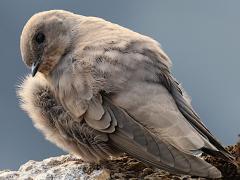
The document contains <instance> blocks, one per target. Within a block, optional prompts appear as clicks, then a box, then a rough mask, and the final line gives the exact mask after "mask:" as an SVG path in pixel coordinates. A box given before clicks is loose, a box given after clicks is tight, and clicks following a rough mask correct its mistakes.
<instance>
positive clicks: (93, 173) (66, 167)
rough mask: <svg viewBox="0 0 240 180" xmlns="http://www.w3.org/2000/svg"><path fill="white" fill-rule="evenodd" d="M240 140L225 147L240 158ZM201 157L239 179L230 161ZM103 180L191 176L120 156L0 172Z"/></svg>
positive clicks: (49, 179) (19, 179)
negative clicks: (177, 173) (173, 172)
mask: <svg viewBox="0 0 240 180" xmlns="http://www.w3.org/2000/svg"><path fill="white" fill-rule="evenodd" d="M239 148H240V143H238V144H237V145H234V146H229V147H227V149H228V151H229V152H231V153H232V154H233V155H234V156H235V157H240V151H239ZM203 158H204V159H205V160H206V161H208V162H209V163H211V164H213V165H215V166H216V167H218V168H219V169H220V170H221V171H222V173H223V175H224V176H225V178H224V179H231V180H232V179H240V174H239V172H238V170H237V169H236V168H235V167H233V166H232V165H231V164H229V163H227V162H225V161H223V160H220V159H216V158H213V157H210V156H207V155H203ZM88 179H90V180H92V179H96V180H105V179H131V180H137V179H145V180H158V179H163V180H171V179H174V180H190V179H195V180H196V179H199V178H191V177H190V176H180V175H172V174H170V173H168V172H165V171H162V170H159V169H154V168H150V167H147V166H146V165H144V164H142V163H141V162H139V161H137V160H135V159H133V158H131V157H128V156H126V155H123V156H121V157H118V158H113V159H111V160H108V161H102V162H100V163H99V164H96V163H86V162H83V161H82V160H81V159H77V158H76V157H74V156H72V155H62V156H59V157H51V158H48V159H45V160H43V161H39V162H38V161H32V160H30V161H28V162H27V163H26V164H23V165H22V166H21V167H20V168H19V170H18V171H10V170H3V171H0V180H88Z"/></svg>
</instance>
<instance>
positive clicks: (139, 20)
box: [0, 0, 240, 169]
mask: <svg viewBox="0 0 240 180" xmlns="http://www.w3.org/2000/svg"><path fill="white" fill-rule="evenodd" d="M239 7H240V1H237V0H235V1H234V0H231V1H225V0H212V1H209V0H202V1H193V0H181V1H173V0H168V1H166V0H165V1H164V0H158V1H156V0H155V1H146V0H131V1H129V0H121V1H112V0H101V1H96V0H88V1H83V0H78V1H72V0H68V1H65V0H58V1H53V0H51V1H32V0H22V1H19V0H15V1H13V0H2V1H0V23H1V25H0V62H1V66H0V82H1V87H0V92H1V93H0V115H1V116H0V123H1V124H0V169H6V168H14V169H17V168H18V167H19V165H20V164H22V163H24V162H26V161H27V160H30V159H33V160H41V159H43V158H47V157H49V156H56V155H59V154H62V153H63V152H62V151H61V150H60V149H58V148H57V147H55V146H54V145H52V144H50V143H49V142H47V141H46V140H45V139H44V138H43V136H42V134H41V133H39V132H38V131H37V130H36V129H35V128H34V127H33V126H32V122H31V120H30V119H29V118H28V117H27V115H26V114H25V113H24V112H23V111H21V110H20V108H19V106H18V100H17V98H16V95H15V89H16V84H17V83H18V82H19V81H20V79H21V77H23V76H24V75H26V74H27V73H28V72H29V70H28V69H26V67H25V66H24V64H23V63H22V61H21V56H20V51H19V37H20V33H21V30H22V28H23V26H24V24H25V23H26V21H27V20H28V19H29V18H30V17H31V16H32V15H33V14H34V13H36V12H39V11H43V10H50V9H65V10H69V11H73V12H75V13H79V14H82V15H90V16H99V17H102V18H105V19H107V20H109V21H112V22H115V23H118V24H120V25H122V26H125V27H128V28H130V29H132V30H135V31H137V32H140V33H143V34H145V35H148V36H151V37H153V38H154V39H156V40H157V41H159V42H160V43H161V44H162V46H163V48H164V50H165V51H166V53H167V54H168V55H169V56H170V58H171V59H172V61H173V73H174V75H175V77H176V78H177V79H178V80H179V81H180V82H182V84H183V86H184V87H185V89H186V90H187V92H188V94H189V95H190V96H191V97H192V103H193V106H194V107H195V109H196V111H197V112H198V113H199V114H200V116H201V117H202V119H203V121H204V123H205V124H206V125H207V126H208V127H209V129H210V130H211V131H212V132H213V134H215V135H216V137H217V138H218V139H219V140H221V141H222V142H223V143H224V144H232V143H234V142H235V141H236V139H237V134H238V133H240V127H239V126H240V121H239V120H240V106H239V102H240V96H239V90H240V81H239V77H240V71H239V67H240V54H239V53H240V45H239V44H240V11H239Z"/></svg>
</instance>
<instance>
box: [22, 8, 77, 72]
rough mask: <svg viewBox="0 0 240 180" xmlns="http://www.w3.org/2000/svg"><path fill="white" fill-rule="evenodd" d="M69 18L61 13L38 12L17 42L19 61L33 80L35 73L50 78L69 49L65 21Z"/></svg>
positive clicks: (69, 32) (64, 12) (68, 14)
mask: <svg viewBox="0 0 240 180" xmlns="http://www.w3.org/2000/svg"><path fill="white" fill-rule="evenodd" d="M72 15H73V14H72V13H70V12H66V11H61V10H52V11H46V12H40V13H38V14H35V15H33V16H32V17H31V18H30V19H29V21H28V22H27V24H26V25H25V27H24V28H23V31H22V35H21V39H20V48H21V54H22V59H23V61H24V62H25V64H26V65H27V66H28V67H32V75H33V76H34V75H35V74H36V73H37V72H38V71H39V72H41V73H43V74H45V75H47V74H49V72H51V70H52V69H53V68H54V67H55V65H56V64H57V63H58V62H59V60H60V59H61V57H62V56H63V55H64V54H65V53H66V51H67V49H69V48H70V45H71V38H72V37H71V36H72V35H71V30H70V28H69V27H70V26H69V24H68V21H67V20H66V19H67V17H71V16H72Z"/></svg>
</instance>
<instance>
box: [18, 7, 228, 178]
mask: <svg viewBox="0 0 240 180" xmlns="http://www.w3.org/2000/svg"><path fill="white" fill-rule="evenodd" d="M39 33H42V34H44V38H43V37H40V38H38V40H36V36H37V35H39ZM41 36H42V35H41ZM39 39H40V40H39ZM36 41H38V43H37V42H36ZM21 52H22V56H23V60H24V62H25V63H26V64H27V65H28V66H31V65H35V64H37V63H39V62H40V63H39V64H40V65H39V64H38V65H39V67H38V69H37V68H36V67H35V66H34V67H33V68H34V69H35V70H38V71H39V72H38V73H37V75H36V76H35V77H30V76H29V77H26V79H25V81H24V82H23V83H22V85H21V87H20V89H19V91H18V94H19V96H20V98H21V100H22V104H21V106H22V108H23V109H24V110H25V111H26V112H27V113H28V114H29V116H30V117H31V118H32V120H33V122H34V124H35V126H36V127H37V128H38V129H40V130H41V131H42V132H43V134H44V135H45V136H46V138H47V139H48V140H50V141H51V142H53V143H55V144H56V145H58V146H59V147H61V148H63V149H65V150H67V151H69V152H70V153H74V154H76V155H78V156H81V157H82V158H83V159H85V160H88V161H97V160H101V159H106V158H108V157H109V156H111V155H117V154H119V153H121V152H126V153H128V154H130V155H132V156H134V157H136V158H137V159H139V160H141V161H143V162H145V163H147V164H150V165H153V166H156V167H159V168H162V169H165V170H168V171H170V172H172V173H178V174H191V175H196V176H202V177H213V178H214V177H220V176H221V173H220V172H219V171H218V170H217V169H216V168H215V167H213V166H212V165H210V164H208V163H207V162H205V161H203V160H202V159H200V158H199V157H197V156H195V154H198V153H199V152H201V151H204V152H207V153H209V154H212V155H215V156H220V157H222V158H225V159H229V160H230V161H231V160H232V157H231V156H230V155H229V154H228V152H226V151H225V150H224V148H223V147H222V146H221V144H220V143H219V142H218V141H217V140H216V139H215V138H214V137H213V136H212V134H211V133H210V132H209V130H207V128H206V127H205V126H204V125H203V124H202V123H201V121H200V118H199V117H198V115H197V114H196V113H195V112H194V111H193V109H192V107H191V105H190V102H189V101H188V100H187V98H186V97H185V96H184V95H183V94H184V93H183V90H182V89H181V88H180V87H179V84H178V83H177V81H176V80H175V79H174V78H173V77H172V75H171V73H170V70H169V68H170V66H171V61H170V59H169V58H168V57H167V55H166V54H165V53H164V52H163V51H162V49H161V48H160V47H159V44H158V43H157V42H156V41H154V40H153V39H151V38H149V37H147V36H143V35H141V34H138V33H136V32H133V31H131V30H129V29H126V28H123V27H121V26H119V25H117V24H112V23H110V22H107V21H105V20H103V19H100V18H95V17H85V16H80V15H76V14H73V13H70V12H66V11H60V10H54V11H47V12H41V13H38V14H36V15H34V16H33V17H32V18H31V19H30V20H29V21H28V23H27V24H26V26H25V27H24V29H23V33H22V36H21Z"/></svg>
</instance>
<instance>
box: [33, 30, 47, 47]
mask: <svg viewBox="0 0 240 180" xmlns="http://www.w3.org/2000/svg"><path fill="white" fill-rule="evenodd" d="M35 41H36V42H37V43H38V44H42V43H43V42H44V41H45V35H44V34H43V33H41V32H40V33H38V34H37V35H36V36H35Z"/></svg>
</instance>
